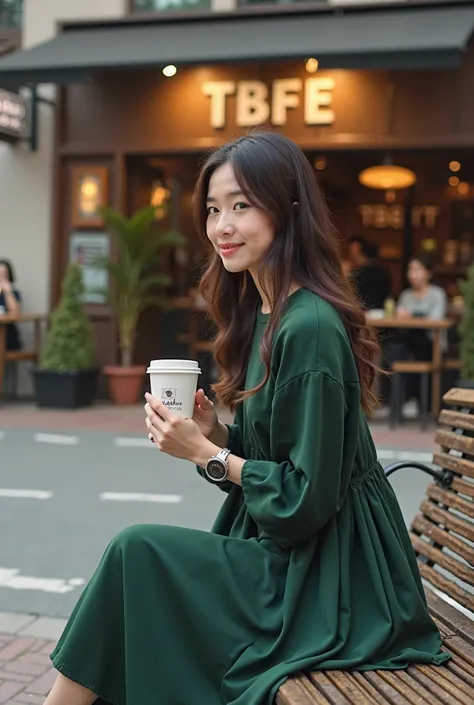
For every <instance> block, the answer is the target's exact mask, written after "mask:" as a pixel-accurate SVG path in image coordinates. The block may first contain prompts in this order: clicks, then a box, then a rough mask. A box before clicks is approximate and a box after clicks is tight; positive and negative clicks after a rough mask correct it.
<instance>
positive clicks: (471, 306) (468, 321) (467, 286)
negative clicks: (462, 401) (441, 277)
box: [458, 264, 474, 389]
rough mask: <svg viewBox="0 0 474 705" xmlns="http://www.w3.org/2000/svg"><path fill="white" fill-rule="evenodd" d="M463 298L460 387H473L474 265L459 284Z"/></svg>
mask: <svg viewBox="0 0 474 705" xmlns="http://www.w3.org/2000/svg"><path fill="white" fill-rule="evenodd" d="M459 288H460V290H461V294H462V295H463V297H464V313H463V317H462V320H461V322H460V323H459V335H460V338H461V340H460V343H459V356H460V358H461V379H460V380H459V382H458V386H460V387H468V388H471V389H472V388H473V387H474V264H473V265H471V266H470V267H469V269H468V272H467V278H466V280H465V281H460V282H459Z"/></svg>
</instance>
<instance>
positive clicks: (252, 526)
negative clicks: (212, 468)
mask: <svg viewBox="0 0 474 705" xmlns="http://www.w3.org/2000/svg"><path fill="white" fill-rule="evenodd" d="M267 322H268V316H264V315H262V314H261V313H259V314H258V315H257V322H256V330H255V339H254V343H253V349H252V353H251V359H250V363H249V367H248V378H247V386H248V387H253V386H254V385H256V384H258V383H259V382H260V381H261V379H262V376H263V364H262V363H261V361H260V353H259V344H260V339H261V336H262V333H263V331H264V330H265V326H266V324H267ZM229 444H230V446H231V448H232V451H233V452H234V453H235V454H236V455H238V456H241V457H243V458H246V459H247V462H246V463H245V465H244V467H243V471H242V488H240V487H239V486H237V485H233V484H232V483H230V482H228V483H227V484H226V486H225V487H224V488H223V489H225V490H226V491H227V492H228V495H227V497H226V499H225V502H224V505H223V507H222V509H221V511H220V513H219V516H218V518H217V521H216V523H215V525H214V528H213V531H212V533H206V532H202V531H193V530H189V529H182V528H175V527H169V526H153V525H143V526H134V527H129V528H127V529H125V530H124V531H122V532H121V533H120V534H119V535H118V536H117V537H116V538H115V539H113V541H112V542H111V543H110V545H109V547H108V548H107V550H106V552H105V554H104V557H103V559H102V562H101V563H100V565H99V567H98V569H97V571H96V573H95V574H94V576H93V577H92V579H91V581H90V583H89V585H88V586H87V587H86V589H85V590H84V593H83V595H82V597H81V598H80V600H79V603H78V605H77V606H76V608H75V610H74V612H73V614H72V616H71V619H70V621H69V623H68V625H67V627H66V629H65V631H64V634H63V635H62V637H61V640H60V642H59V644H58V646H57V648H56V650H55V651H54V653H53V655H52V659H53V663H54V665H55V666H56V668H57V669H58V670H59V671H61V672H62V673H64V674H65V675H66V676H68V677H70V678H72V679H73V680H75V681H77V682H79V683H81V684H82V685H85V686H87V687H88V688H90V689H91V690H93V691H94V692H95V693H97V694H98V695H99V696H100V697H101V698H102V700H100V701H99V702H104V701H105V702H108V703H113V705H223V704H225V705H231V704H232V705H270V703H272V701H273V698H274V696H275V693H276V691H277V689H278V686H279V685H280V684H281V683H282V682H283V681H284V680H285V678H286V677H287V676H288V675H289V674H291V673H294V672H296V671H300V670H306V669H308V670H309V669H311V670H317V669H358V670H367V669H380V668H387V669H394V668H404V667H406V666H407V665H408V664H409V663H411V662H416V663H436V664H440V663H442V662H443V661H444V660H445V659H446V658H447V655H446V654H445V653H443V652H442V651H441V641H440V636H439V633H438V631H437V629H436V627H435V625H434V623H433V622H432V620H431V618H430V617H429V614H428V611H427V608H426V603H425V598H424V593H423V588H422V585H421V582H420V577H419V574H418V570H417V565H416V560H415V556H414V553H413V550H412V548H411V544H410V541H409V538H408V535H407V531H406V528H405V525H404V522H403V519H402V515H401V512H400V509H399V506H398V503H397V500H396V498H395V496H394V493H393V491H392V489H391V487H390V485H389V483H388V482H387V480H386V479H385V476H384V473H383V470H382V468H381V466H380V464H379V463H378V462H377V459H376V452H375V448H374V445H373V442H372V438H371V435H370V432H369V429H368V426H367V423H366V420H365V416H364V414H363V412H362V410H361V406H360V390H359V384H358V378H357V371H356V367H355V363H354V359H353V356H352V353H351V349H350V346H349V342H348V338H347V335H346V332H345V330H344V327H343V325H342V323H341V321H340V319H339V317H338V315H337V314H336V312H335V310H334V309H333V308H332V307H331V306H330V305H328V304H327V303H325V302H324V301H322V300H321V299H320V298H318V297H317V296H315V295H313V294H312V293H310V292H309V291H307V290H304V289H300V290H299V291H297V292H296V293H295V294H293V295H292V296H291V297H290V298H289V300H288V307H287V311H286V313H285V315H284V318H283V320H282V323H281V326H280V329H279V331H278V333H277V335H276V338H275V342H274V348H273V355H272V369H271V377H270V379H269V381H268V383H267V384H266V386H265V387H264V388H263V390H261V391H260V392H259V393H257V394H256V395H255V396H253V397H251V398H250V399H248V400H246V401H245V402H244V403H243V405H241V406H240V407H239V409H238V413H237V416H236V423H235V424H234V425H232V426H230V439H229ZM209 491H213V490H212V489H211V488H209Z"/></svg>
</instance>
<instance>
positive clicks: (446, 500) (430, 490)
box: [426, 483, 474, 519]
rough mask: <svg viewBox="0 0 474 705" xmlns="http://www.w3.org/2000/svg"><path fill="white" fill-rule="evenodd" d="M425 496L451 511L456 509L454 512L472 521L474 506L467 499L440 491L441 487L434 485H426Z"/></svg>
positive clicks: (449, 492)
mask: <svg viewBox="0 0 474 705" xmlns="http://www.w3.org/2000/svg"><path fill="white" fill-rule="evenodd" d="M426 494H427V495H428V497H429V498H430V499H434V500H435V501H436V502H438V503H439V504H445V505H446V506H447V507H451V509H456V511H458V512H460V513H461V514H465V515H466V516H468V517H470V518H471V519H474V504H473V503H472V502H470V501H469V500H468V499H462V497H458V495H456V494H454V493H453V492H452V491H451V490H442V489H441V487H438V485H435V484H434V483H433V484H432V485H428V487H427V488H426Z"/></svg>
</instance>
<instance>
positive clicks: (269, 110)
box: [202, 76, 335, 129]
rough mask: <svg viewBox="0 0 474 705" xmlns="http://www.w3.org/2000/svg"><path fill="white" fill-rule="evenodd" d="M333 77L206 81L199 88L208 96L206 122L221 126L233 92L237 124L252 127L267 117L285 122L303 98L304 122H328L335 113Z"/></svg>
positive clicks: (272, 121) (223, 125)
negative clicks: (208, 113)
mask: <svg viewBox="0 0 474 705" xmlns="http://www.w3.org/2000/svg"><path fill="white" fill-rule="evenodd" d="M334 86H335V81H334V79H333V78H326V77H322V76H321V77H318V78H307V79H305V80H302V79H301V78H280V79H277V80H275V81H272V83H271V89H269V87H268V85H267V84H266V83H264V82H263V81H207V82H206V83H203V85H202V92H203V93H204V95H205V96H207V97H208V98H210V108H211V114H210V123H211V126H212V127H214V128H215V129H220V128H223V127H225V125H226V120H227V98H228V97H229V96H233V95H235V110H236V115H235V122H236V124H237V125H238V126H239V127H253V126H255V125H263V124H265V123H266V122H268V121H270V122H271V124H272V125H286V121H287V113H288V110H292V109H294V108H296V107H298V105H299V104H300V100H303V105H304V123H305V125H332V124H333V122H334V120H335V116H334V111H333V110H332V108H331V103H332V91H333V90H334Z"/></svg>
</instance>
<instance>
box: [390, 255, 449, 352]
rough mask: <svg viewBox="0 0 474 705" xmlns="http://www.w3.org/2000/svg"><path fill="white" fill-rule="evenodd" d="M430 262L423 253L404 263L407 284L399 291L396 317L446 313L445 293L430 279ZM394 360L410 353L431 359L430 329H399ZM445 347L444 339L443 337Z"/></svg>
mask: <svg viewBox="0 0 474 705" xmlns="http://www.w3.org/2000/svg"><path fill="white" fill-rule="evenodd" d="M433 269H434V267H433V262H432V261H431V258H430V257H429V256H428V255H426V254H421V255H417V256H416V257H412V259H411V260H410V262H409V263H408V272H407V278H408V283H409V284H410V288H409V289H405V290H404V291H402V293H401V294H400V298H399V300H398V306H397V318H399V319H403V318H411V317H413V316H415V317H420V318H429V319H435V320H438V319H443V318H444V317H445V316H446V306H447V301H446V293H445V291H444V290H443V289H441V287H439V286H435V285H433V284H432V283H431V277H432V276H433ZM394 344H396V346H397V353H398V355H399V356H398V357H397V358H392V359H398V360H406V359H407V358H410V357H413V358H414V359H415V360H431V358H432V357H433V332H432V331H426V330H423V329H418V330H417V329H410V330H406V331H404V332H402V333H401V334H400V337H399V338H398V340H397V341H394ZM443 347H446V339H444V340H443Z"/></svg>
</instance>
